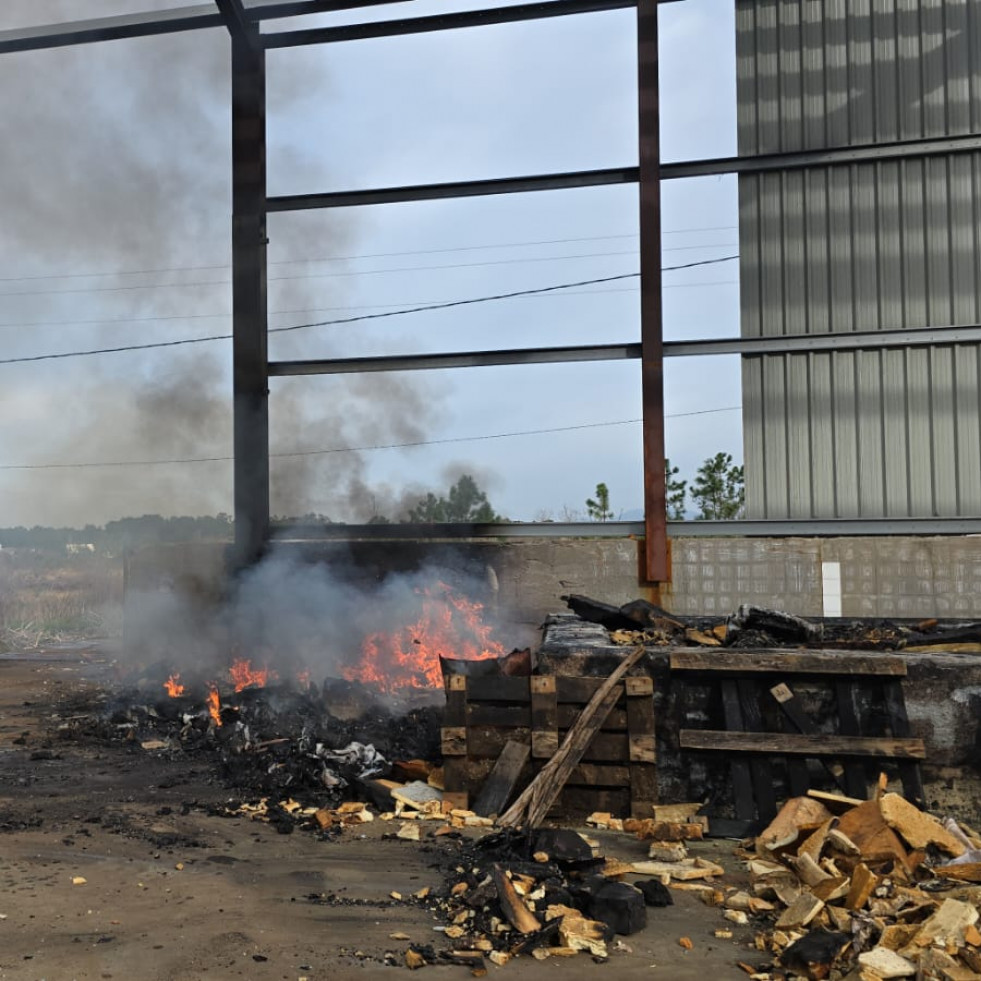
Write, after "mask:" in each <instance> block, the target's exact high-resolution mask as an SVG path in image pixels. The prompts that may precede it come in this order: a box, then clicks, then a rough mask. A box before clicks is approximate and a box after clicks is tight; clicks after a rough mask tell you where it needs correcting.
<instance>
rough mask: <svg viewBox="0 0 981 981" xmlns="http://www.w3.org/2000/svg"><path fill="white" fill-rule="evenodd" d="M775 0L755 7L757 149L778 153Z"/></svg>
mask: <svg viewBox="0 0 981 981" xmlns="http://www.w3.org/2000/svg"><path fill="white" fill-rule="evenodd" d="M778 6H779V2H778V0H764V2H762V3H760V4H759V5H758V9H757V11H756V93H757V124H756V148H757V153H779V152H780V151H781V150H782V149H783V147H782V146H781V129H782V127H781V125H780V81H779V77H778V72H777V69H778V65H779V55H778V50H777V38H778V32H777V7H778Z"/></svg>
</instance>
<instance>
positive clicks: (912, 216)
mask: <svg viewBox="0 0 981 981" xmlns="http://www.w3.org/2000/svg"><path fill="white" fill-rule="evenodd" d="M899 167H900V175H901V176H900V187H901V188H902V208H903V226H902V233H901V241H902V249H903V287H904V289H903V307H904V309H905V311H906V317H905V320H904V323H903V326H904V327H926V326H928V325H929V318H928V315H927V282H926V243H925V231H924V225H923V218H924V209H923V203H924V202H923V199H924V189H923V162H922V161H920V160H904V161H902V162H901V163H900V165H899Z"/></svg>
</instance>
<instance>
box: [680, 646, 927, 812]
mask: <svg viewBox="0 0 981 981" xmlns="http://www.w3.org/2000/svg"><path fill="white" fill-rule="evenodd" d="M671 670H672V671H679V672H681V671H684V672H698V673H699V674H700V675H701V676H702V678H703V679H706V678H707V679H709V680H711V681H712V682H713V683H714V684H716V685H718V688H719V696H720V700H721V703H722V717H723V719H724V725H725V728H724V729H721V730H718V729H682V730H681V731H680V733H679V745H680V748H681V749H682V750H692V751H705V752H714V753H724V754H726V756H727V757H728V758H729V767H730V773H731V780H732V792H733V804H734V808H735V813H736V818H737V821H739V822H743V823H744V824H745V825H746V826H747V827H750V826H752V825H753V824H754V823H758V822H760V821H768V820H770V819H771V818H772V817H773V816H774V814H775V813H776V805H777V791H776V789H775V779H774V778H775V768H776V767H778V766H779V768H780V770H781V772H782V773H783V774H785V781H786V789H787V792H788V795H789V796H800V795H802V794H804V793H806V792H807V790H808V789H810V788H811V783H812V774H811V770H810V769H809V767H808V765H807V761H808V759H811V760H814V761H817V763H818V764H819V765H820V766H821V767H822V768H823V770H824V771H825V773H826V776H827V778H828V779H829V780H830V781H833V782H834V783H835V784H837V786H838V788H839V789H840V790H841V791H842V792H844V793H846V794H848V795H849V796H851V797H855V798H860V799H861V798H865V797H866V796H867V795H868V790H869V777H868V774H867V769H866V765H865V764H866V763H867V762H868V761H870V760H878V761H888V762H889V763H890V764H892V765H895V766H896V768H897V770H898V772H899V776H900V778H901V780H902V783H903V791H904V794H905V796H906V798H907V799H908V800H910V801H912V802H913V803H915V804H917V805H919V806H922V805H923V784H922V781H921V777H920V768H919V763H918V761H919V760H920V759H923V758H924V756H925V747H924V744H923V741H922V740H920V739H914V738H912V737H911V733H910V725H909V718H908V716H907V714H906V705H905V701H904V698H903V689H902V682H901V679H902V678H903V677H904V676H905V675H906V662H905V661H904V660H903V659H902V658H901V657H896V656H893V655H886V654H858V653H847V654H845V653H842V652H838V651H807V652H798V651H782V652H781V651H765V652H764V651H743V650H739V651H736V650H726V651H711V652H709V651H698V650H679V651H675V652H674V653H673V654H672V655H671ZM801 684H806V685H809V686H812V687H815V686H816V687H818V688H821V687H823V688H825V689H826V690H827V691H828V697H829V699H830V700H831V702H832V704H833V706H834V711H833V721H834V730H833V731H827V729H828V727H827V726H825V727H824V728H821V727H819V726H818V723H817V722H816V721H815V720H814V719H813V718H812V717H811V715H810V714H809V713H808V712H807V710H806V709H805V707H804V705H803V703H802V701H801V699H800V698H798V692H799V686H800V685H801ZM795 689H797V690H795ZM859 702H861V703H863V704H865V705H867V706H868V705H873V704H874V705H876V710H875V711H865V712H864V713H863V712H861V711H860V710H859ZM775 707H779V711H774V709H775ZM863 716H864V719H865V721H864V723H863V721H862V719H863ZM768 722H769V725H768V724H767V723H768ZM876 722H877V723H878V725H876V724H875V723H876ZM874 728H878V730H879V731H870V730H872V729H874ZM883 730H884V731H883Z"/></svg>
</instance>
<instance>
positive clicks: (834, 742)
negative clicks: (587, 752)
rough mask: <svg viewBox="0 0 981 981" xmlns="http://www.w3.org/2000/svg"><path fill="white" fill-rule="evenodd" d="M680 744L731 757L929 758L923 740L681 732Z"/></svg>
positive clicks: (683, 746) (781, 733)
mask: <svg viewBox="0 0 981 981" xmlns="http://www.w3.org/2000/svg"><path fill="white" fill-rule="evenodd" d="M679 744H680V745H681V748H682V749H708V750H718V751H721V752H732V753H771V754H774V755H781V754H785V753H793V754H796V755H798V756H817V757H826V756H873V757H875V756H878V757H887V758H896V759H925V758H926V748H925V746H924V745H923V740H922V739H896V738H892V737H888V736H881V737H876V736H828V735H820V736H805V735H797V734H795V733H783V732H774V733H765V732H726V731H724V730H717V729H682V730H681V732H680V733H679Z"/></svg>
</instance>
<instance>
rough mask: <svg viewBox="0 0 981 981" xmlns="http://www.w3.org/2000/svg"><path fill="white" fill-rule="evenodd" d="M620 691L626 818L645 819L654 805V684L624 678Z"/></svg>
mask: <svg viewBox="0 0 981 981" xmlns="http://www.w3.org/2000/svg"><path fill="white" fill-rule="evenodd" d="M624 690H625V691H626V694H627V733H628V735H629V749H628V756H629V760H630V816H631V817H638V818H647V817H650V816H651V813H652V808H653V806H654V804H655V803H656V802H657V767H656V766H655V764H656V762H657V746H656V743H655V738H654V681H653V679H652V678H650V677H642V678H625V679H624Z"/></svg>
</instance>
